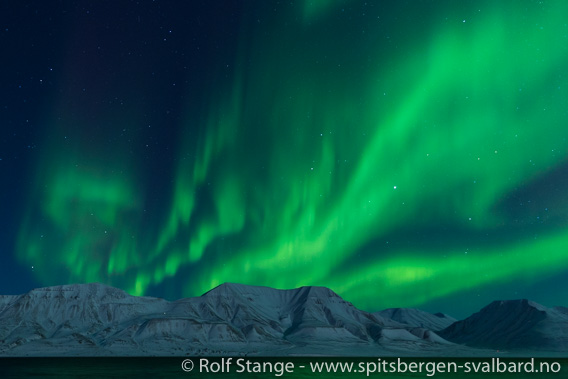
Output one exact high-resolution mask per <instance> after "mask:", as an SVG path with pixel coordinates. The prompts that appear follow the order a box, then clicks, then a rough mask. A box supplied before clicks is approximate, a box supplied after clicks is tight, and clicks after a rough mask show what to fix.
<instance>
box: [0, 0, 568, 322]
mask: <svg viewBox="0 0 568 379" xmlns="http://www.w3.org/2000/svg"><path fill="white" fill-rule="evenodd" d="M6 7H7V6H6ZM18 7H20V8H21V9H17V8H18ZM18 7H15V8H12V9H10V10H9V11H8V10H6V12H7V13H4V14H6V15H7V16H6V17H8V16H9V17H10V19H9V21H8V20H5V21H4V24H6V26H3V28H2V29H3V32H2V37H1V38H2V39H3V40H4V42H5V43H6V44H7V46H9V48H10V47H11V49H12V50H11V51H12V54H10V56H11V58H10V59H9V62H8V63H7V65H6V69H5V72H4V74H3V75H5V76H6V79H7V80H8V79H9V83H10V86H9V89H4V97H5V99H6V100H5V101H4V103H5V104H6V105H5V106H4V109H3V111H2V112H3V120H4V123H5V124H4V125H6V126H3V127H2V129H3V141H2V146H3V150H4V151H3V152H2V154H4V157H2V161H0V165H2V166H4V167H3V168H2V169H3V170H8V169H9V170H11V171H10V172H13V173H14V175H17V178H18V180H16V181H15V184H14V185H13V188H12V189H11V191H13V193H18V196H16V197H15V198H16V199H18V201H17V202H16V203H15V204H12V205H10V211H9V212H7V213H6V214H7V215H8V216H5V217H4V219H5V221H4V222H5V223H10V224H14V227H13V229H14V233H13V236H12V237H11V238H7V239H6V240H7V241H11V242H10V243H9V244H10V246H9V247H8V243H6V244H7V245H6V247H5V248H4V250H5V251H9V253H4V254H9V255H10V258H7V257H4V258H3V259H4V260H5V261H6V262H8V263H6V264H5V267H6V268H7V267H17V269H18V270H20V271H22V272H23V271H26V270H27V271H30V272H29V278H30V279H29V282H30V284H29V285H30V286H32V285H36V286H37V285H55V284H64V283H76V282H80V283H83V282H102V283H106V284H109V285H112V286H115V287H119V288H122V289H124V290H126V291H128V292H130V293H132V294H136V295H153V296H161V297H166V298H170V299H174V298H178V297H182V296H196V295H200V294H201V293H203V292H205V291H207V290H209V289H210V288H212V287H213V286H216V285H218V284H221V283H223V282H237V283H243V284H254V285H266V286H270V287H275V288H294V287H298V286H302V285H321V286H327V287H329V288H331V289H333V290H334V291H336V292H337V293H338V294H339V295H341V296H342V297H343V298H344V299H346V300H348V301H351V302H353V303H354V305H356V306H357V307H359V308H361V309H365V310H370V311H375V310H379V309H382V308H386V307H395V306H397V307H398V306H401V307H419V308H423V309H426V310H428V309H432V310H442V311H448V312H449V311H450V310H451V311H453V312H454V314H455V313H456V312H457V313H458V314H457V316H463V315H467V312H469V311H472V310H476V309H478V308H479V305H485V304H486V303H488V302H489V301H492V300H494V299H501V298H521V297H529V298H531V299H532V300H535V301H539V302H543V303H545V304H548V305H568V297H567V295H566V294H565V293H563V292H562V291H558V288H563V287H559V286H562V285H564V283H565V279H566V277H567V275H568V232H567V231H566V228H565V227H566V225H567V221H568V218H567V217H566V216H567V215H568V202H567V201H566V197H565V194H566V193H568V192H567V191H568V179H567V178H568V176H567V172H568V170H567V167H568V166H567V158H568V141H567V140H566V136H567V135H568V21H567V20H566V14H568V3H566V2H565V1H519V2H507V1H505V2H495V1H460V2H454V1H409V2H397V1H392V2H378V1H377V2H373V1H358V0H344V1H340V0H338V1H326V0H321V1H315V0H305V1H292V2H285V3H281V2H276V1H243V2H240V1H232V2H227V1H212V2H211V1H203V2H199V1H192V2H187V3H183V4H181V3H178V2H149V1H148V2H144V1H143V2H140V4H137V3H136V2H126V1H125V2H121V3H120V4H119V5H116V4H114V5H113V4H106V3H95V4H91V3H89V2H78V3H76V4H73V5H70V4H65V3H56V5H53V4H52V5H50V6H48V5H45V4H44V5H42V4H41V3H39V2H38V3H37V4H36V5H35V6H29V7H24V6H18ZM180 7H181V8H180ZM22 20H23V21H22ZM8 23H10V24H9V25H8ZM24 100H25V101H24ZM25 120H28V121H25ZM16 132H17V133H16ZM16 134H17V137H14V136H15V135H16ZM18 144H20V145H22V146H24V145H25V146H28V145H31V146H32V147H34V148H33V149H31V150H33V151H31V150H30V149H26V152H25V155H24V156H25V158H23V159H22V158H20V159H19V160H16V159H15V158H12V157H16V156H21V155H22V154H24V153H21V154H20V153H17V152H18V149H23V147H22V146H20V145H18ZM12 151H14V152H12ZM18 154H19V155H18ZM22 161H23V162H22ZM32 266H33V269H29V268H30V267H32ZM6 268H4V270H6ZM13 280H19V279H18V278H13ZM21 280H23V279H21ZM26 280H28V279H26ZM2 283H3V285H4V286H6V290H5V291H4V292H9V290H10V289H9V286H8V285H7V284H5V283H7V281H4V282H2ZM4 292H3V293H4ZM433 308H437V309H433ZM459 312H463V313H464V314H463V315H462V314H459Z"/></svg>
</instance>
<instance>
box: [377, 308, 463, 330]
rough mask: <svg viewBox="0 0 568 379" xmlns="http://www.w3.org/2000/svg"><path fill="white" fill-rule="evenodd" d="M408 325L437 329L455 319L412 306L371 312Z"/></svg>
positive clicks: (443, 327)
mask: <svg viewBox="0 0 568 379" xmlns="http://www.w3.org/2000/svg"><path fill="white" fill-rule="evenodd" d="M373 314H374V315H376V316H381V317H385V318H388V319H391V320H394V321H397V322H400V323H401V324H405V325H408V326H414V327H420V328H425V329H429V330H433V331H438V330H442V329H445V328H447V327H448V326H450V325H452V324H453V323H454V322H456V321H457V320H456V319H455V318H453V317H451V316H448V315H446V314H444V313H428V312H424V311H421V310H420V309H414V308H389V309H385V310H382V311H380V312H376V313H373Z"/></svg>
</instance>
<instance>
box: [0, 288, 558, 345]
mask: <svg viewBox="0 0 568 379" xmlns="http://www.w3.org/2000/svg"><path fill="white" fill-rule="evenodd" d="M551 312H552V311H551ZM554 312H555V313H554V314H555V315H557V316H555V317H558V318H559V317H565V318H566V317H568V314H567V312H566V309H560V308H559V309H556V310H554ZM401 315H404V317H402V316H401ZM472 317H473V316H472ZM436 318H440V319H443V320H444V321H443V322H448V320H449V318H448V317H447V316H444V317H438V316H436V315H431V314H427V313H425V312H421V311H418V310H398V311H393V310H387V311H385V312H379V313H375V314H372V313H368V312H365V311H362V310H359V309H357V308H355V307H354V306H353V305H352V304H351V303H349V302H347V301H345V300H343V299H342V298H341V297H339V296H338V295H337V294H336V293H334V292H333V291H331V290H329V289H327V288H323V287H301V288H297V289H291V290H276V289H272V288H268V287H257V286H246V285H239V284H231V283H226V284H223V285H221V286H219V287H216V288H214V289H212V290H211V291H209V292H207V293H205V294H204V295H202V296H200V297H194V298H186V299H180V300H177V301H173V302H170V301H166V300H164V299H158V298H152V297H135V296H130V295H128V294H127V293H125V292H124V291H121V290H119V289H116V288H112V287H108V286H105V285H102V284H77V285H64V286H56V287H47V288H39V289H35V290H33V291H30V292H28V293H27V294H24V295H20V296H0V356H27V355H29V356H85V355H88V356H100V355H120V356H133V355H134V356H145V355H166V356H181V355H240V354H248V355H272V356H276V355H343V356H345V355H354V356H365V355H366V356H369V355H372V356H409V355H411V356H474V355H485V356H487V355H488V354H489V353H490V351H487V350H480V349H474V348H471V347H468V346H463V345H457V344H454V343H451V342H448V341H447V340H445V339H443V338H442V337H440V336H439V335H438V334H437V333H436V332H434V331H432V330H431V329H434V327H435V328H437V327H438V326H439V322H440V321H439V320H437V319H436ZM432 320H434V321H432ZM435 321H437V322H438V323H436V322H435ZM492 322H496V321H494V320H493V321H492ZM510 322H512V321H511V320H510ZM453 325H460V324H459V322H458V323H455V324H453ZM495 325H496V326H497V325H499V324H495ZM554 325H556V324H554ZM452 327H453V326H450V327H448V328H446V329H444V333H446V334H445V335H447V336H448V338H450V337H451V338H453V339H454V341H456V342H459V343H460V344H462V343H463V342H462V341H461V340H459V339H458V338H457V337H456V334H455V333H452V332H451V331H452V330H453V329H452ZM478 329H479V328H478Z"/></svg>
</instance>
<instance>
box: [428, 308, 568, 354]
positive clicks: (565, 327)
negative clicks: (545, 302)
mask: <svg viewBox="0 0 568 379" xmlns="http://www.w3.org/2000/svg"><path fill="white" fill-rule="evenodd" d="M438 333H439V334H440V335H441V336H442V337H444V338H445V339H447V340H449V341H453V342H455V343H459V344H465V345H468V346H472V347H480V348H489V349H500V350H526V351H533V352H538V351H545V352H566V351H568V309H567V308H564V307H555V308H547V307H545V306H542V305H540V304H537V303H535V302H532V301H529V300H526V299H523V300H508V301H494V302H492V303H491V304H489V305H488V306H486V307H485V308H483V309H482V310H481V311H479V312H477V313H475V314H473V315H471V316H470V317H468V318H466V319H465V320H462V321H457V322H455V323H454V324H452V325H450V326H449V327H447V328H446V329H444V330H441V331H439V332H438Z"/></svg>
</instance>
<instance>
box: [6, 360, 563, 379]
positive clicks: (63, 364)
mask: <svg viewBox="0 0 568 379" xmlns="http://www.w3.org/2000/svg"><path fill="white" fill-rule="evenodd" d="M184 359H188V358H184V357H180V358H119V357H113V358H0V378H173V377H186V378H219V379H221V378H243V379H244V378H315V377H324V378H366V377H376V378H379V377H381V378H384V377H393V378H439V377H441V378H568V358H554V359H544V358H538V359H534V360H531V359H529V358H519V359H500V360H499V361H495V360H492V359H491V358H486V359H484V358H405V359H401V360H400V362H401V363H399V361H398V359H397V358H306V357H298V358H291V357H279V358H242V357H233V358H203V357H195V358H190V359H191V360H192V363H193V369H192V370H191V371H188V372H186V371H184V370H183V369H182V362H183V361H184ZM239 359H240V360H239ZM383 361H385V362H384V363H383ZM531 363H532V364H531ZM314 364H319V365H320V367H323V368H322V372H319V373H318V372H313V371H314V370H313V369H312V366H313V365H314ZM325 364H328V365H330V364H332V365H333V364H335V365H339V364H343V365H344V368H349V367H351V372H343V373H342V372H340V371H341V369H339V368H337V366H336V368H337V371H338V372H330V371H333V368H332V367H331V366H328V368H329V369H325V366H322V365H325ZM349 365H351V366H349ZM393 365H396V367H398V368H399V369H400V370H401V371H402V370H404V371H405V372H399V373H393V372H392V371H393V370H392V368H393V367H395V366H393ZM456 366H461V367H458V368H457V370H455V371H453V370H452V367H456ZM191 367H192V364H191V363H190V362H186V366H185V368H186V369H189V368H191ZM420 367H421V368H422V369H421V372H420V371H419V370H420ZM543 368H544V369H546V368H548V369H549V371H556V372H548V373H547V372H542V369H543ZM385 369H386V370H387V371H389V372H385ZM476 369H477V370H479V371H482V370H483V369H485V370H490V371H493V372H477V373H476V372H474V371H475V370H476ZM207 370H209V372H207ZM496 370H500V371H501V372H494V371H496ZM526 370H530V371H533V372H526ZM534 370H539V372H535V371H534ZM316 371H317V370H316ZM412 371H414V372H412ZM443 371H452V372H443ZM519 371H520V372H519ZM545 371H546V370H545Z"/></svg>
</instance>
